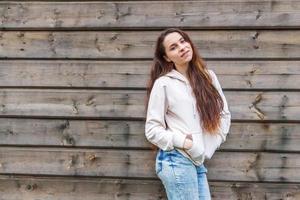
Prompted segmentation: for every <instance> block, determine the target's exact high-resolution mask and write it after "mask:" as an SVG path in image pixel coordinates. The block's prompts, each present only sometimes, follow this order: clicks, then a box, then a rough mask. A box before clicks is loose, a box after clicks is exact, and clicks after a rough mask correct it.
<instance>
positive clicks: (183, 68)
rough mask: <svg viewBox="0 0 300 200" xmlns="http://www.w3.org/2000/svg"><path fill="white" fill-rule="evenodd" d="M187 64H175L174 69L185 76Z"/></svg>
mask: <svg viewBox="0 0 300 200" xmlns="http://www.w3.org/2000/svg"><path fill="white" fill-rule="evenodd" d="M188 66H189V65H188V64H186V65H175V68H176V70H177V71H178V72H179V73H180V74H182V75H183V76H185V77H186V78H187V69H188Z"/></svg>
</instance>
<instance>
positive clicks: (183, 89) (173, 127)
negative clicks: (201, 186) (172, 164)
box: [145, 69, 231, 166]
mask: <svg viewBox="0 0 300 200" xmlns="http://www.w3.org/2000/svg"><path fill="white" fill-rule="evenodd" d="M208 71H209V73H210V75H211V77H212V80H213V85H214V86H215V88H216V89H217V90H218V92H219V94H220V95H221V97H222V99H223V102H224V109H223V111H222V113H221V129H220V130H219V131H218V133H217V134H215V135H211V134H208V133H204V132H203V130H202V127H201V125H200V120H199V119H200V118H199V113H198V111H197V107H196V99H195V96H194V93H193V91H192V88H191V86H190V83H189V81H188V80H187V78H186V77H185V76H183V75H182V74H181V73H179V72H178V71H176V70H175V69H173V70H172V71H171V72H169V73H167V74H166V75H164V76H161V77H159V78H158V79H157V80H155V82H154V85H153V88H152V91H151V94H150V99H149V102H148V110H147V118H146V124H145V135H146V137H147V139H148V141H149V142H151V143H152V144H154V145H156V146H158V147H159V148H160V149H162V150H164V151H171V150H173V149H174V148H176V149H177V150H178V151H179V152H181V153H182V154H183V155H184V156H185V157H187V158H189V159H190V160H191V161H192V162H193V163H194V164H195V165H198V166H199V165H201V164H202V163H203V162H204V159H205V158H207V159H210V158H211V157H212V155H213V154H214V152H215V151H216V149H218V148H219V146H220V145H221V143H223V142H224V141H225V139H226V135H227V134H228V132H229V127H230V120H231V114H230V112H229V109H228V105H227V101H226V99H225V96H224V94H223V91H222V88H221V86H220V83H219V81H218V79H217V76H216V74H215V73H214V72H213V71H212V70H208ZM186 134H192V137H193V145H192V147H191V148H190V149H188V150H184V149H183V144H184V140H185V137H186Z"/></svg>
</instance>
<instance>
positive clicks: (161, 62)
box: [146, 28, 224, 134]
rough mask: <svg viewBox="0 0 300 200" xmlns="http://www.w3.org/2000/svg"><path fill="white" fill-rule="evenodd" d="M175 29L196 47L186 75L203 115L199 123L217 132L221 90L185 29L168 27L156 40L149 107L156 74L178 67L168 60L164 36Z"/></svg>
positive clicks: (148, 89) (148, 87) (199, 110)
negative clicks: (217, 87) (213, 80)
mask: <svg viewBox="0 0 300 200" xmlns="http://www.w3.org/2000/svg"><path fill="white" fill-rule="evenodd" d="M173 32H177V33H179V34H180V35H181V36H182V37H183V39H184V40H185V41H187V42H189V43H190V45H191V47H192V49H193V58H192V60H191V61H190V63H189V67H188V69H187V76H188V79H189V81H190V84H191V87H192V89H193V92H194V95H195V98H196V104H197V110H198V113H199V115H200V122H199V123H200V125H201V126H202V128H203V129H204V130H205V131H206V132H207V133H209V134H215V133H216V131H217V130H218V128H220V120H221V115H220V113H221V111H222V110H223V106H224V102H223V100H222V98H221V96H220V94H219V93H218V90H217V89H216V88H215V87H214V86H213V84H212V78H211V77H210V75H209V72H208V69H207V67H206V64H205V62H204V60H203V59H202V58H201V57H200V55H199V54H198V50H197V49H196V47H195V45H194V44H193V42H192V41H191V39H190V37H189V36H188V35H187V34H186V33H185V32H184V31H182V30H180V29H177V28H169V29H166V30H165V31H163V32H162V33H161V34H160V36H159V37H158V39H157V41H156V46H155V53H154V58H153V62H152V67H151V72H150V79H149V81H148V84H147V97H146V111H147V109H148V107H147V106H148V102H149V97H150V93H151V90H152V87H153V84H154V82H155V80H156V79H157V78H159V77H160V76H163V75H165V74H167V73H168V72H170V71H171V70H172V69H176V68H175V65H174V63H173V62H168V61H166V60H165V58H164V56H165V55H166V54H165V47H164V45H163V42H164V39H165V37H166V36H167V35H168V34H170V33H173Z"/></svg>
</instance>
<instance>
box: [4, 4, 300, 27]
mask: <svg viewBox="0 0 300 200" xmlns="http://www.w3.org/2000/svg"><path fill="white" fill-rule="evenodd" d="M0 8H1V10H0V11H1V13H2V20H1V24H0V27H1V28H27V29H28V28H56V29H59V28H93V27H97V28H98V27H100V28H124V27H125V28H126V27H134V28H139V27H155V28H160V27H187V28H223V27H226V28H228V27H231V28H233V27H238V28H241V27H244V26H246V27H256V28H259V27H297V26H299V23H300V14H299V12H298V11H299V8H300V2H299V1H291V0H286V1H270V0H268V1H259V0H256V1H250V2H249V1H245V0H242V1H241V0H239V1H236V0H234V1H232V0H230V1H224V0H218V1H156V2H152V1H149V2H147V1H143V2H139V1H133V2H130V1H129V2H114V1H112V2H110V1H107V2H80V3H77V2H43V3H41V2H2V3H1V4H0Z"/></svg>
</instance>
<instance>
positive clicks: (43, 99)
mask: <svg viewBox="0 0 300 200" xmlns="http://www.w3.org/2000/svg"><path fill="white" fill-rule="evenodd" d="M224 93H225V96H226V98H227V101H228V103H229V108H230V110H231V112H232V116H233V117H232V118H233V119H239V120H299V119H300V116H299V112H300V98H299V97H300V93H299V92H270V91H265V92H262V91H261V92H254V91H238V92H237V91H225V92H224ZM237 99H238V100H239V101H236V100H237ZM0 102H1V107H0V116H2V117H4V116H47V117H94V118H99V117H102V118H104V117H109V118H111V117H122V118H144V117H145V112H144V109H145V91H139V90H112V91H110V90H55V89H47V90H45V89H44V90H41V89H0Z"/></svg>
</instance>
